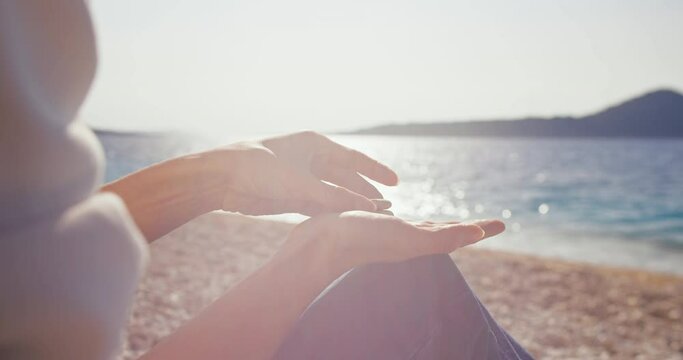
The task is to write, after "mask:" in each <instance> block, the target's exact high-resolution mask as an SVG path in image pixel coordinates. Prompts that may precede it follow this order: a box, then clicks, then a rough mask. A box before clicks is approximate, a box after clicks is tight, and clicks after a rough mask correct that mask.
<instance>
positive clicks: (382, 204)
mask: <svg viewBox="0 0 683 360" xmlns="http://www.w3.org/2000/svg"><path fill="white" fill-rule="evenodd" d="M371 201H372V202H373V203H374V204H375V206H376V207H377V210H386V209H388V208H390V207H391V205H392V203H391V201H389V200H387V199H372V200H371Z"/></svg>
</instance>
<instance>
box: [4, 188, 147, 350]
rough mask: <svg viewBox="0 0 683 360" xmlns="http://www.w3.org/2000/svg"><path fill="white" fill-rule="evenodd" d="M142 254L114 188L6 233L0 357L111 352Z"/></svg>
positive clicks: (116, 346) (139, 270)
mask: <svg viewBox="0 0 683 360" xmlns="http://www.w3.org/2000/svg"><path fill="white" fill-rule="evenodd" d="M146 257H147V248H146V244H145V242H144V239H143V237H142V235H141V234H140V233H139V231H138V230H137V228H136V227H135V225H134V224H133V223H132V221H131V219H130V218H129V216H128V213H127V210H126V209H125V207H124V205H123V203H122V201H121V200H120V199H119V198H118V197H117V196H116V195H113V194H101V195H96V196H93V197H91V198H90V199H89V200H87V201H84V202H82V203H80V204H78V205H76V206H74V207H72V208H70V209H68V210H67V211H65V212H64V213H63V214H60V215H59V216H56V217H53V218H47V219H44V220H43V221H39V222H35V223H34V224H33V225H32V226H30V227H26V228H24V229H23V230H19V231H15V232H13V233H10V234H4V236H3V238H2V241H0V293H1V295H0V358H2V359H55V360H58V359H64V360H67V359H69V360H71V359H73V360H76V359H88V360H92V359H112V358H115V357H116V356H117V355H118V354H120V350H121V342H122V335H123V330H124V328H125V323H126V321H127V319H128V315H129V311H130V305H131V303H132V300H133V296H134V292H135V289H136V286H137V283H138V280H139V278H140V276H141V273H142V271H143V267H144V263H145V260H146Z"/></svg>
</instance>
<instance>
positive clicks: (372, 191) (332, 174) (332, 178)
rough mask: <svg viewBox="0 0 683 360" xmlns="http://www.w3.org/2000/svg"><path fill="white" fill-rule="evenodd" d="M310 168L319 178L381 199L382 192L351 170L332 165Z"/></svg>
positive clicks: (370, 197)
mask: <svg viewBox="0 0 683 360" xmlns="http://www.w3.org/2000/svg"><path fill="white" fill-rule="evenodd" d="M311 170H312V171H313V173H314V174H315V175H317V176H318V177H320V178H321V179H323V180H325V181H329V182H331V183H333V184H335V185H339V186H343V187H345V188H347V189H349V190H351V191H353V192H356V193H358V194H361V195H363V196H365V197H367V198H368V199H381V198H382V197H383V196H382V193H380V192H379V190H377V188H376V187H375V186H373V185H372V184H370V183H369V182H368V181H367V180H365V179H363V177H362V176H360V175H358V174H357V173H356V172H355V171H353V170H349V169H345V168H336V167H334V166H323V167H313V168H312V169H311Z"/></svg>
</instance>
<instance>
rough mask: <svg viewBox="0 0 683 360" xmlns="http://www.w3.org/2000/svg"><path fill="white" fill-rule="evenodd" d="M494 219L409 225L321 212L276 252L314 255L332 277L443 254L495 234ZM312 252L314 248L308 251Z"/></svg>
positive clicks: (358, 214)
mask: <svg viewBox="0 0 683 360" xmlns="http://www.w3.org/2000/svg"><path fill="white" fill-rule="evenodd" d="M504 230H505V224H503V223H502V222H500V221H498V220H480V221H475V222H472V223H467V224H462V223H458V222H442V223H434V222H429V221H427V222H409V221H405V220H402V219H400V218H397V217H394V216H387V215H382V214H377V213H368V212H363V211H351V212H345V213H341V214H324V215H321V216H318V217H313V218H311V219H308V220H307V221H304V222H303V223H301V224H299V225H297V226H296V227H295V228H294V230H293V231H292V232H291V233H290V235H289V238H288V240H287V242H286V243H285V245H284V246H283V248H282V249H281V251H280V254H282V255H285V256H287V257H290V256H292V254H296V253H303V254H308V255H309V256H318V257H319V258H321V259H323V260H321V261H320V264H321V265H322V266H328V270H329V271H331V272H332V273H334V274H335V275H341V274H342V273H343V272H345V271H347V270H350V269H351V268H353V267H356V266H359V265H363V264H368V263H375V262H397V261H402V260H407V259H410V258H413V257H418V256H422V255H430V254H441V253H443V254H447V253H450V252H452V251H454V250H456V249H458V248H460V247H463V246H467V245H470V244H473V243H476V242H478V241H480V240H482V239H485V238H488V237H491V236H494V235H497V234H500V233H501V232H503V231H504ZM312 249H313V250H312Z"/></svg>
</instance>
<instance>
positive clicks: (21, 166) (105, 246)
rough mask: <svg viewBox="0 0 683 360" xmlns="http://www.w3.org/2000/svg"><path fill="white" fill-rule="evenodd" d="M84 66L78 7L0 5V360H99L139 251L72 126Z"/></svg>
mask: <svg viewBox="0 0 683 360" xmlns="http://www.w3.org/2000/svg"><path fill="white" fill-rule="evenodd" d="M95 65H96V56H95V38H94V33H93V29H92V26H91V23H90V16H89V13H88V9H87V6H86V3H85V2H84V0H1V1H0V359H3V360H4V359H56V360H61V359H64V360H66V359H69V360H77V359H88V360H97V359H111V358H114V357H116V356H117V355H118V354H119V351H120V345H121V339H122V332H123V331H124V329H125V323H126V321H127V318H128V312H129V309H130V305H131V303H132V301H133V295H134V291H135V288H136V285H137V282H138V280H139V278H140V275H141V273H142V270H143V265H144V263H145V258H146V256H147V255H146V254H147V248H146V244H145V243H144V240H143V238H142V235H141V234H140V232H139V230H138V229H137V228H136V226H135V225H134V224H133V222H132V220H131V219H130V215H129V214H128V212H127V209H126V208H125V206H124V204H123V203H122V202H121V200H120V199H119V198H118V197H117V196H115V195H112V194H95V195H94V194H93V193H94V191H95V190H96V189H97V188H98V187H99V186H100V182H101V179H102V173H103V169H104V159H103V156H102V150H101V147H100V145H99V143H98V142H97V139H96V138H95V136H94V135H93V134H92V132H91V131H90V130H89V129H88V128H87V127H86V126H84V125H83V124H82V123H80V122H78V121H76V117H77V113H78V110H79V107H80V106H81V104H82V102H83V100H84V99H85V96H86V94H87V92H88V89H89V87H90V84H91V82H92V79H93V76H94V72H95Z"/></svg>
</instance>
